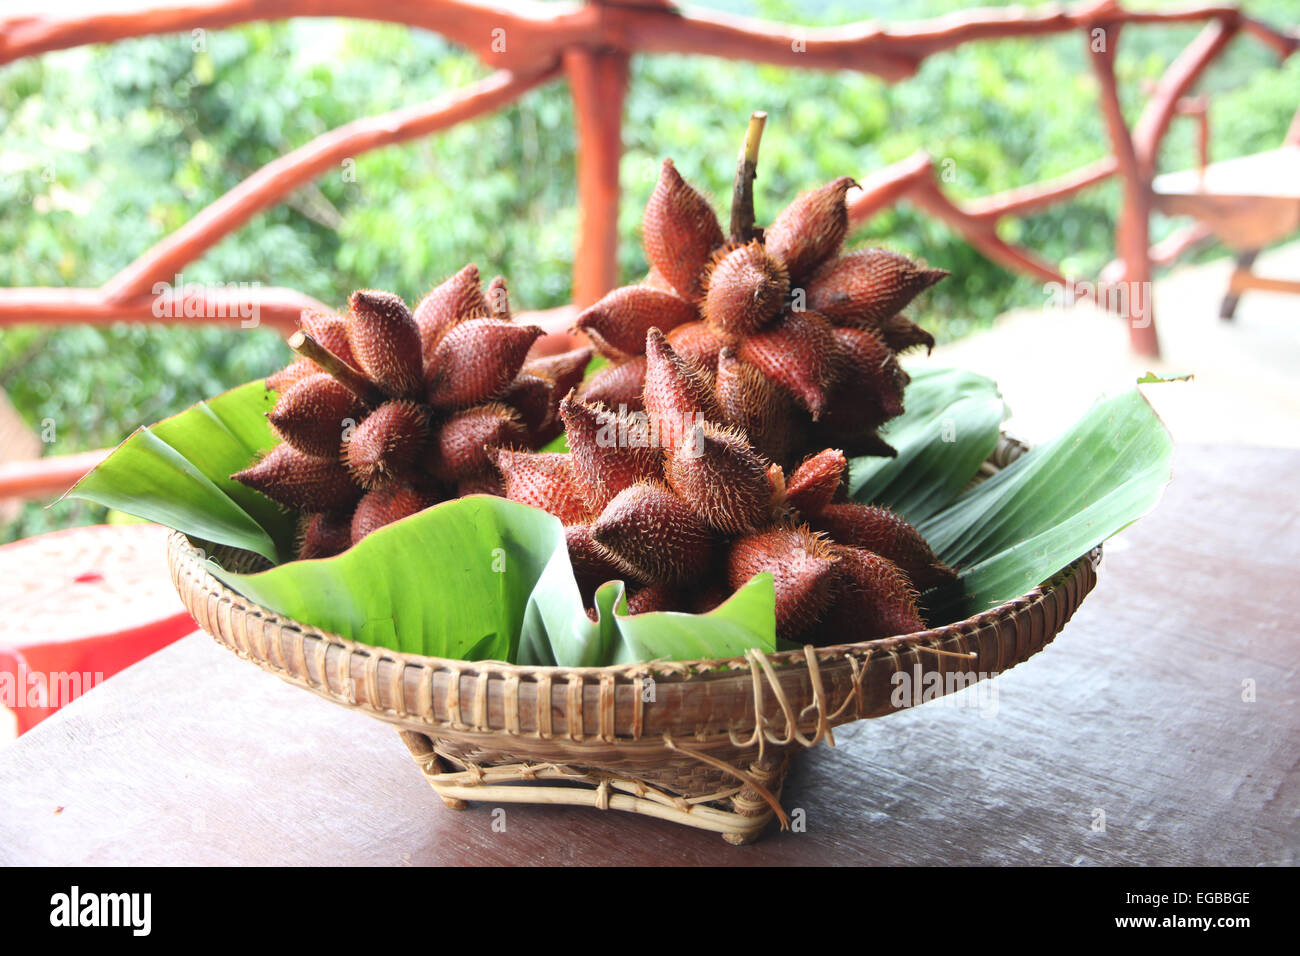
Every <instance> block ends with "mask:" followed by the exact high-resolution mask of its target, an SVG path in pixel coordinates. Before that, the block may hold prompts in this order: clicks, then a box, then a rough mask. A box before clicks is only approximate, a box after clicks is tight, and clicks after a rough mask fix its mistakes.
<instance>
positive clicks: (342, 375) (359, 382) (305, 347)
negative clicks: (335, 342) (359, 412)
mask: <svg viewBox="0 0 1300 956" xmlns="http://www.w3.org/2000/svg"><path fill="white" fill-rule="evenodd" d="M289 348H291V349H293V350H294V351H295V352H297V353H298V354H299V355H301V356H302V357H303V358H307V359H311V360H312V361H313V362H315V363H316V364H317V365H319V366H320V367H321V369H322V370H323V371H325V372H328V373H329V374H330V375H332V376H333V377H334V379H335V381H337V382H338V383H339V384H340V385H342V386H343V387H344V388H346V389H347V390H348V391H349V392H351V393H352V394H353V395H355V396H356V397H357V398H359V399H361V401H363V402H364V403H366V404H367V405H379V404H381V403H382V402H383V400H384V396H383V393H382V392H380V391H379V389H378V388H376V387H375V385H374V383H372V382H371V381H370V379H368V378H366V377H365V376H364V375H362V374H361V373H360V372H358V371H357V370H356V369H354V368H353V367H352V366H351V365H349V364H348V363H347V362H345V361H343V360H342V359H341V358H339V357H338V356H337V355H335V354H334V353H333V352H331V351H330V350H329V349H327V348H326V347H325V346H323V345H321V344H320V343H319V342H317V341H316V340H315V339H314V338H312V337H311V336H310V335H308V334H307V333H306V331H304V330H303V329H299V330H298V331H297V332H295V333H293V335H291V336H289Z"/></svg>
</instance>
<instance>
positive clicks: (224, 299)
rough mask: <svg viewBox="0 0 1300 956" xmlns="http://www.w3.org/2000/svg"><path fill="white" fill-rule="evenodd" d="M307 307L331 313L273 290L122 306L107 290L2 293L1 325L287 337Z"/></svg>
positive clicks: (193, 293) (173, 293)
mask: <svg viewBox="0 0 1300 956" xmlns="http://www.w3.org/2000/svg"><path fill="white" fill-rule="evenodd" d="M304 309H311V310H313V311H317V312H329V311H331V310H330V308H329V307H328V306H326V305H324V304H323V303H321V302H320V301H318V300H316V299H313V298H312V297H311V296H309V295H304V294H303V293H301V292H297V291H295V290H293V289H281V288H277V287H274V286H270V287H265V288H263V287H259V286H252V287H249V288H245V289H240V288H233V289H213V288H207V287H203V286H197V285H196V286H192V287H190V288H188V289H181V290H176V289H173V288H171V287H170V286H166V288H165V289H163V290H160V294H159V295H156V296H155V295H153V294H146V295H140V296H135V297H134V298H131V299H127V300H123V301H120V302H114V301H111V300H109V299H108V298H107V297H106V296H105V295H104V290H103V289H63V288H25V289H0V327H3V326H5V325H19V324H22V323H27V322H87V323H91V324H94V325H105V324H107V323H109V322H123V321H134V322H165V323H168V324H173V323H189V324H206V323H210V322H223V323H233V324H238V325H240V326H241V327H243V328H258V327H262V326H269V327H270V328H273V329H277V330H279V331H281V332H286V333H287V332H292V331H293V330H294V329H296V328H297V327H298V317H299V316H301V315H302V312H303V310H304Z"/></svg>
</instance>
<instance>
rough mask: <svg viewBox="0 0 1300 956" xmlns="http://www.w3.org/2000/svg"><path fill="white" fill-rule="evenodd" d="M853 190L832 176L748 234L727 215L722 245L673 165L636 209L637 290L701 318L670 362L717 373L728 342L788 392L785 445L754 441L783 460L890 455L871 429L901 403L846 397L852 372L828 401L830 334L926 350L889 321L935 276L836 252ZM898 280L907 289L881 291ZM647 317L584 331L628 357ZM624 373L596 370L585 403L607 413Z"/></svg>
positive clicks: (898, 322) (922, 341)
mask: <svg viewBox="0 0 1300 956" xmlns="http://www.w3.org/2000/svg"><path fill="white" fill-rule="evenodd" d="M852 185H853V182H852V180H850V179H848V178H841V179H837V180H834V181H833V182H830V183H828V184H826V185H824V186H822V187H821V188H819V189H815V190H812V191H811V192H807V193H804V194H802V195H801V196H799V197H798V198H797V199H795V201H794V202H792V203H791V204H790V205H789V206H787V207H786V208H785V209H784V210H783V211H781V212H780V213H779V214H778V215H777V217H776V219H775V221H774V222H773V223H772V224H771V225H770V226H768V228H767V229H766V230H764V229H762V228H758V227H757V226H754V227H752V228H750V227H746V226H745V223H746V222H750V221H752V212H751V213H749V214H748V215H747V213H746V210H745V209H743V208H742V209H741V210H739V215H738V216H737V217H735V221H736V222H737V223H739V224H740V225H739V226H738V234H737V235H736V236H732V237H731V238H730V239H727V238H726V237H724V236H723V235H722V232H721V229H720V228H719V226H718V221H717V216H715V215H714V214H713V213H712V211H711V209H710V208H709V205H708V203H707V202H706V201H705V200H704V198H703V197H702V196H700V194H699V193H697V192H695V191H694V190H692V189H690V187H689V186H687V185H686V184H685V183H683V182H682V181H681V178H680V177H679V176H678V175H677V173H676V171H675V170H674V169H673V168H672V164H671V163H666V164H665V166H664V170H663V175H662V177H661V181H660V184H659V186H658V187H657V188H656V190H655V195H654V196H653V197H652V199H651V201H650V202H649V203H648V204H647V206H646V211H645V217H644V220H643V228H644V230H645V234H646V237H647V246H646V247H647V250H649V251H650V260H651V269H650V271H649V273H648V274H647V275H646V277H645V279H643V280H642V282H641V284H640V286H639V288H650V289H654V290H656V291H659V292H664V293H670V294H674V295H677V296H679V297H680V298H681V299H683V300H684V301H685V303H687V304H689V306H692V307H695V308H698V309H700V310H701V312H702V316H701V319H700V320H698V321H687V322H683V323H682V324H681V325H679V326H677V327H676V328H675V329H673V330H671V331H670V332H668V334H667V339H668V343H669V345H671V346H672V348H673V349H674V350H675V351H676V352H677V354H678V355H679V356H680V357H682V358H684V359H687V360H689V361H693V362H696V363H698V364H699V365H700V366H701V367H702V369H703V370H704V371H705V372H706V373H708V374H716V373H718V372H719V371H720V370H719V365H720V364H721V362H722V358H721V346H722V345H723V344H727V345H729V346H731V347H732V348H733V349H734V350H735V352H736V353H737V355H738V356H739V357H740V358H741V359H743V360H744V361H745V362H746V364H749V365H751V366H753V367H754V368H756V369H758V370H759V372H760V373H761V374H762V375H763V376H764V377H766V378H768V379H769V380H771V381H774V382H776V383H777V384H778V385H780V387H781V388H782V389H783V390H785V391H786V392H787V393H789V395H790V396H791V397H792V398H793V399H794V400H795V401H796V402H797V403H798V404H799V406H800V408H799V409H796V410H795V414H793V415H792V416H791V425H792V429H791V434H792V436H793V439H794V440H793V442H792V445H791V447H790V448H789V449H788V450H786V451H782V450H781V449H780V448H779V447H778V446H777V445H775V444H768V443H766V442H763V445H764V447H763V449H762V450H763V451H764V452H765V453H768V454H773V455H780V456H781V458H782V462H781V463H782V464H790V463H792V460H797V459H798V456H800V455H804V454H808V453H810V452H813V451H816V450H818V449H819V448H821V447H824V445H825V444H827V443H830V444H833V445H837V446H839V447H842V448H843V449H844V450H845V452H846V453H851V454H853V455H858V454H882V455H890V454H893V449H892V448H890V447H889V445H888V444H886V443H885V442H884V441H882V440H881V439H880V437H879V435H878V434H876V429H877V428H878V427H879V426H880V425H881V424H883V423H884V421H885V420H887V419H888V418H889V417H891V414H897V412H896V411H895V412H890V411H887V409H891V408H893V409H898V408H901V401H890V402H883V401H869V402H865V403H864V402H861V401H860V400H859V399H860V390H859V392H854V391H853V383H852V381H850V380H851V379H852V378H853V376H854V375H855V374H856V372H855V370H854V369H853V368H848V369H847V370H845V372H844V379H845V380H846V382H847V385H846V390H845V392H844V394H842V395H840V396H839V398H838V399H836V397H835V396H834V395H833V394H832V390H833V389H834V387H835V385H836V381H835V380H836V376H837V365H838V364H847V363H835V362H833V358H834V353H835V349H834V348H833V347H832V344H831V342H830V340H829V333H828V329H829V328H830V327H832V326H847V327H851V328H862V329H864V330H869V331H872V332H874V333H875V334H877V335H878V336H879V338H880V339H881V341H883V342H884V344H885V345H886V346H887V347H888V348H889V349H890V350H891V351H892V352H895V353H896V352H900V351H902V350H903V349H906V348H912V347H915V346H917V345H925V346H926V347H930V346H931V345H933V341H934V340H933V337H932V336H930V335H929V333H927V332H926V331H925V330H923V329H921V328H920V327H919V326H917V325H915V324H914V323H912V322H911V321H910V320H909V319H907V318H905V317H903V316H901V315H899V314H898V309H899V308H901V307H902V305H903V304H905V303H906V300H907V299H908V298H910V297H911V296H912V295H915V294H916V292H917V291H919V289H920V288H922V287H925V286H927V285H929V284H933V283H934V282H935V281H937V280H938V279H939V278H941V277H942V276H943V274H944V273H943V272H942V271H941V270H931V269H926V268H925V267H924V266H920V265H917V264H914V263H908V262H907V260H905V259H902V258H901V257H898V258H897V260H895V259H888V258H887V257H888V256H891V255H892V254H883V253H878V252H875V251H873V252H868V253H865V254H863V253H849V254H848V255H845V256H842V257H841V255H840V248H841V245H842V243H843V240H844V237H845V234H846V232H847V228H848V207H847V203H846V199H847V193H848V190H849V188H850V187H851V186H852ZM665 224H668V225H665ZM706 252H708V253H709V254H708V255H707V256H706ZM880 256H885V257H886V259H887V261H886V260H885V259H880V258H879V257H880ZM881 262H883V263H884V265H885V266H887V268H885V269H884V273H882V275H881V276H877V275H876V274H875V273H874V272H873V271H872V270H873V269H874V268H875V266H876V265H878V264H879V263H881ZM890 270H893V271H894V272H897V273H898V276H895V275H893V274H892V273H890ZM899 276H901V277H902V280H904V281H902V282H901V285H902V286H905V287H906V288H905V289H904V292H905V294H903V293H900V292H899V290H898V289H895V288H894V286H893V285H891V282H893V281H894V280H895V279H898V278H899ZM859 280H861V281H859ZM620 294H622V293H621V292H618V291H616V292H615V293H612V294H611V295H612V297H613V298H617V297H618V296H619V295H620ZM823 307H824V311H825V313H826V314H821V310H822V308H823ZM683 314H685V313H684V312H683ZM808 316H816V317H815V318H809V317H808ZM645 320H646V319H645V316H644V315H638V316H636V320H635V321H630V320H627V319H621V318H620V317H619V316H617V315H615V314H614V313H612V312H607V313H605V314H604V315H603V321H602V322H601V323H600V327H599V329H597V328H595V327H594V326H593V328H592V333H593V336H598V337H599V338H598V341H599V344H600V346H601V348H602V349H603V350H604V351H606V352H607V353H608V354H609V355H610V356H611V359H612V360H613V361H614V362H615V363H618V362H619V356H620V355H624V354H632V350H631V345H632V343H633V342H634V340H635V333H636V332H637V331H638V330H639V329H640V328H642V327H643V326H644V321H645ZM674 321H675V319H674ZM659 327H660V328H662V327H663V324H662V323H661V324H660V326H659ZM620 341H622V342H624V343H625V345H627V346H628V347H627V348H626V349H624V348H616V347H615V346H614V344H613V343H617V342H620ZM623 374H624V373H623V372H622V371H621V370H620V369H611V370H605V371H603V372H602V373H601V374H600V376H599V379H600V380H599V382H597V383H593V384H592V385H589V386H588V389H589V390H588V391H585V392H584V395H583V397H584V398H585V399H588V400H590V399H599V400H600V401H602V402H605V403H606V404H608V405H610V406H611V407H615V406H617V405H618V404H620V403H621V401H622V399H623V398H624V396H625V394H626V392H620V393H619V394H617V396H616V395H615V394H614V389H613V388H612V386H614V385H615V384H618V385H620V386H627V385H628V384H629V383H631V382H634V381H636V380H637V378H638V376H639V375H640V370H639V368H635V369H631V370H629V371H628V372H627V373H626V375H627V377H626V378H623V377H622V375H623ZM733 384H734V383H733ZM751 392H752V393H753V394H754V396H755V400H756V401H761V400H762V399H761V398H760V397H759V396H758V393H757V391H756V390H751ZM626 404H627V407H628V408H629V409H635V408H636V407H637V404H636V403H635V402H633V401H627V402H626ZM832 406H833V407H834V412H835V414H834V416H833V418H834V421H833V422H831V423H828V426H827V427H826V428H820V427H817V426H818V423H819V419H820V417H821V416H822V415H823V413H828V411H829V410H830V409H831V408H832ZM753 415H754V413H751V414H750V415H743V414H742V413H741V412H740V411H738V410H737V409H735V408H734V407H733V408H732V409H730V410H729V412H728V415H727V417H728V419H729V420H730V421H733V422H736V421H739V420H740V419H741V418H748V419H749V420H751V421H752V420H753ZM759 417H761V415H760V416H759ZM809 419H811V422H810V420H809ZM810 425H811V426H813V427H809V426H810ZM751 437H753V436H751ZM670 438H671V436H670ZM755 440H758V439H755Z"/></svg>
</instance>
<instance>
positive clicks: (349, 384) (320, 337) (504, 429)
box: [231, 265, 592, 558]
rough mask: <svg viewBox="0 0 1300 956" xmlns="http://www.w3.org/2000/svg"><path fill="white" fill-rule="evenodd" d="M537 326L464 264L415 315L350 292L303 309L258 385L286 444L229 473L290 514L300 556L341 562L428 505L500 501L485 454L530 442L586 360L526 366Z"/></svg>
mask: <svg viewBox="0 0 1300 956" xmlns="http://www.w3.org/2000/svg"><path fill="white" fill-rule="evenodd" d="M541 334H542V330H541V329H539V328H537V327H536V326H531V325H520V324H518V323H517V322H514V321H513V320H512V318H511V315H510V305H509V300H508V296H507V293H506V288H505V284H504V282H503V281H502V280H501V279H499V278H498V279H494V280H493V281H492V283H491V284H490V285H489V287H488V290H487V294H486V295H484V293H483V290H482V287H481V283H480V280H479V275H478V270H477V269H476V268H475V267H474V266H472V265H469V266H466V267H465V268H464V269H462V270H461V271H460V272H458V273H456V274H455V275H454V276H452V277H451V278H450V279H448V280H447V281H445V282H443V283H442V284H441V285H439V286H437V287H436V288H435V289H433V291H431V292H430V293H429V294H428V295H427V296H425V297H424V298H423V299H422V300H421V301H420V303H419V305H417V306H416V308H415V310H414V312H412V311H411V310H410V309H408V308H407V306H406V304H405V303H404V302H403V301H402V300H401V298H400V297H398V296H396V295H393V294H391V293H388V292H376V291H370V290H363V291H359V292H354V293H353V294H352V297H351V299H350V302H349V309H348V313H347V314H346V315H321V314H317V313H312V312H307V313H304V314H303V316H302V329H301V330H300V331H299V332H298V333H297V334H296V335H295V336H294V337H293V338H292V339H290V343H291V344H292V345H294V346H295V348H297V349H298V351H299V352H300V354H301V355H302V357H300V358H298V359H296V360H295V361H293V362H292V363H290V364H289V365H288V366H287V367H286V368H284V369H283V370H281V371H279V372H277V373H275V374H274V375H272V376H271V377H270V378H269V379H267V383H266V384H267V388H269V389H272V390H274V391H276V392H278V393H279V398H278V399H277V401H276V403H275V406H274V408H273V409H272V410H271V411H270V412H269V413H268V415H267V417H268V418H269V419H270V422H271V427H272V428H273V429H274V431H275V433H276V434H277V435H278V436H279V437H280V438H281V439H282V441H281V443H280V444H278V445H276V446H275V447H274V448H272V449H271V450H270V451H269V452H268V453H267V454H266V455H265V456H264V457H262V458H261V459H260V460H259V461H257V462H256V463H254V464H253V465H252V466H250V467H249V468H246V469H245V470H243V471H241V472H239V473H238V474H236V475H232V476H231V477H232V478H234V479H235V480H236V481H240V482H242V483H244V484H245V485H248V486H249V487H251V488H255V489H256V490H258V491H260V492H261V493H262V494H264V495H266V496H267V497H268V498H271V499H272V500H273V501H276V502H278V503H279V504H281V505H283V506H285V507H287V508H291V509H293V510H295V511H297V512H299V513H300V514H301V515H302V517H301V519H300V525H299V540H298V549H297V555H298V557H299V558H323V557H329V556H332V555H335V554H338V553H339V552H341V551H344V550H346V549H347V548H348V547H350V546H351V545H353V544H356V543H357V542H358V541H360V540H361V539H362V538H364V537H365V536H366V535H368V534H370V533H371V532H373V531H375V530H377V529H379V528H381V527H383V526H384V525H387V524H390V523H392V522H394V521H397V520H399V519H401V518H405V517H408V516H409V515H412V514H415V513H416V512H418V511H421V510H423V509H424V508H427V507H429V506H430V505H433V504H436V503H437V502H440V501H444V500H446V499H448V498H453V497H457V496H460V495H465V494H472V493H475V492H484V493H488V494H498V493H500V491H501V490H502V485H501V480H500V476H499V475H498V473H497V472H496V469H495V467H494V465H493V464H492V462H491V460H490V459H489V456H488V449H489V448H495V447H517V448H540V447H541V446H542V445H544V444H545V443H546V442H548V441H550V440H551V439H552V438H554V437H555V436H556V435H558V434H559V433H560V429H561V428H562V425H561V423H560V420H559V417H558V415H557V405H558V403H559V400H560V399H561V398H562V397H563V396H564V395H566V394H567V393H568V392H569V391H570V390H571V389H572V388H573V387H574V386H575V385H576V384H577V383H578V382H579V381H581V379H582V376H583V373H584V371H585V370H586V367H587V364H588V363H589V361H590V360H591V356H592V352H591V349H589V348H581V349H576V350H573V351H571V352H565V353H563V354H560V355H552V356H547V357H544V358H537V359H533V360H531V361H530V360H528V353H529V349H530V348H531V346H532V344H533V342H534V341H536V339H537V338H538V336H540V335H541Z"/></svg>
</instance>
